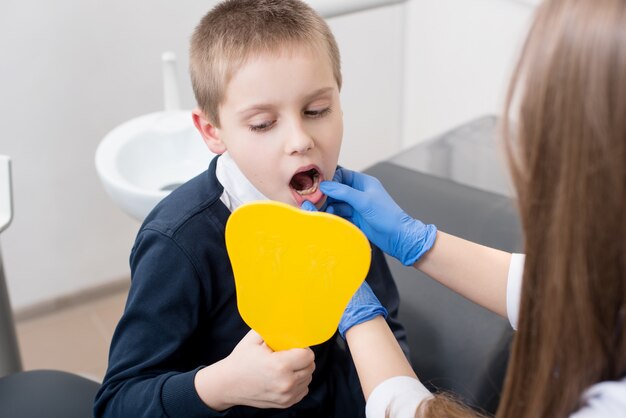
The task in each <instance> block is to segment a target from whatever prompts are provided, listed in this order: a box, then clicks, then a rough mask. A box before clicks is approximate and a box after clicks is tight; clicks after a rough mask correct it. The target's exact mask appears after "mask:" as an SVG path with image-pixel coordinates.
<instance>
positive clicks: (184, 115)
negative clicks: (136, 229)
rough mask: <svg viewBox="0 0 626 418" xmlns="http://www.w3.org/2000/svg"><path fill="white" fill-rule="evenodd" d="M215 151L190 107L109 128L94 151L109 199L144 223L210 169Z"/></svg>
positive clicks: (136, 119)
mask: <svg viewBox="0 0 626 418" xmlns="http://www.w3.org/2000/svg"><path fill="white" fill-rule="evenodd" d="M214 155H215V154H213V153H212V152H211V151H209V149H208V148H207V146H206V145H205V144H204V141H203V140H202V137H201V136H200V134H199V133H198V131H197V130H196V128H195V127H194V125H193V122H192V119H191V111H188V110H187V111H184V110H166V111H162V112H155V113H150V114H147V115H143V116H140V117H137V118H134V119H131V120H129V121H127V122H125V123H123V124H121V125H119V126H118V127H116V128H115V129H113V130H112V131H111V132H109V133H108V134H107V135H106V136H105V137H104V138H103V139H102V141H101V142H100V144H99V145H98V148H97V150H96V171H97V172H98V175H99V177H100V180H101V181H102V184H103V185H104V188H105V190H106V192H107V193H108V195H109V196H110V197H111V199H113V201H114V202H115V203H116V204H117V205H118V206H119V207H120V208H122V209H123V210H124V211H125V212H126V213H128V214H129V215H131V216H133V217H134V218H136V219H138V220H140V221H142V220H143V219H144V218H145V217H146V216H147V215H148V213H149V212H150V211H151V210H152V208H153V207H154V206H155V205H156V204H157V203H158V202H159V201H160V200H161V199H163V198H164V197H165V196H167V195H168V194H169V193H170V192H171V191H172V190H173V189H175V188H176V187H177V186H179V185H180V184H182V183H184V182H186V181H187V180H189V179H191V178H192V177H194V176H196V175H197V174H199V173H201V172H202V171H204V170H206V169H207V167H208V165H209V162H210V160H211V159H212V158H213V157H214Z"/></svg>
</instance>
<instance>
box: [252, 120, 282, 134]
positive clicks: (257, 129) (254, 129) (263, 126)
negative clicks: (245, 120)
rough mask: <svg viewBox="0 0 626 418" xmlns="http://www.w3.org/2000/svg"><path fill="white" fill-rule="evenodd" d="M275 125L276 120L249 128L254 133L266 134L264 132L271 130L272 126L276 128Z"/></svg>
mask: <svg viewBox="0 0 626 418" xmlns="http://www.w3.org/2000/svg"><path fill="white" fill-rule="evenodd" d="M275 123H276V120H268V121H265V122H262V123H258V124H256V125H250V126H249V127H248V128H249V129H250V130H251V131H252V132H264V131H268V130H270V129H271V128H272V126H274V124H275Z"/></svg>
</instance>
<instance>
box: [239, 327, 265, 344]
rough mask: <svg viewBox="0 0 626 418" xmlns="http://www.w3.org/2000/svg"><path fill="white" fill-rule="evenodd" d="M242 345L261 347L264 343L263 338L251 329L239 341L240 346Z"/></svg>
mask: <svg viewBox="0 0 626 418" xmlns="http://www.w3.org/2000/svg"><path fill="white" fill-rule="evenodd" d="M241 343H244V344H255V345H263V344H264V343H265V342H264V341H263V338H262V337H261V336H260V335H259V333H258V332H256V331H255V330H253V329H251V330H250V331H248V333H247V334H246V335H244V337H243V338H242V339H241V341H240V344H241Z"/></svg>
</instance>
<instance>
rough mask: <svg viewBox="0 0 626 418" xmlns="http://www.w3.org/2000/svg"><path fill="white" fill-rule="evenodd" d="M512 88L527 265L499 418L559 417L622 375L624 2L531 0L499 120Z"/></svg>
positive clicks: (510, 128) (511, 131) (514, 156)
mask: <svg viewBox="0 0 626 418" xmlns="http://www.w3.org/2000/svg"><path fill="white" fill-rule="evenodd" d="M517 94H519V103H520V106H519V113H518V114H519V120H518V121H517V124H516V125H509V124H507V123H505V135H510V137H509V140H508V141H507V143H508V144H510V148H509V156H510V158H509V160H510V162H511V167H512V173H513V178H514V182H515V185H516V188H517V191H518V196H519V207H520V213H521V220H522V225H523V229H524V235H525V250H526V263H525V266H524V281H523V288H522V296H521V306H520V319H519V328H518V332H517V334H516V336H515V342H514V345H513V353H512V357H511V363H510V365H509V369H508V373H507V379H506V383H505V389H504V394H503V398H502V402H501V407H500V408H499V410H498V414H497V416H498V417H565V416H568V415H570V414H571V413H572V412H574V411H575V410H577V409H578V408H579V407H580V402H581V395H582V393H583V392H584V391H585V389H587V388H589V387H590V386H591V385H593V384H595V383H598V382H600V381H604V380H616V379H619V378H621V377H624V374H625V373H626V331H625V329H624V328H625V326H626V324H625V323H624V309H626V308H625V306H626V305H625V303H626V302H625V301H626V269H625V266H624V263H625V260H626V211H625V209H626V205H625V203H626V200H625V199H626V1H624V0H548V1H546V2H545V3H544V4H542V5H541V6H539V10H538V12H537V16H536V19H535V22H534V25H533V27H532V29H531V32H530V36H529V38H528V40H527V43H526V45H525V48H524V51H523V54H522V58H521V60H520V63H519V64H518V68H517V71H516V74H515V76H514V78H513V81H512V83H511V88H510V92H509V98H508V100H507V102H508V105H507V108H506V111H505V115H507V116H508V115H509V112H510V110H512V107H513V105H512V103H514V101H515V98H516V95H517ZM505 119H506V118H505Z"/></svg>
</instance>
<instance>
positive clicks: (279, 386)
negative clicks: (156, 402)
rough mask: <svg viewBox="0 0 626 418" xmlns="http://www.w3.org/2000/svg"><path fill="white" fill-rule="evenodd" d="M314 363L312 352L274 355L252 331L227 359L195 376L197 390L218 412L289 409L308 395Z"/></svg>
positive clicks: (281, 352) (289, 351)
mask: <svg viewBox="0 0 626 418" xmlns="http://www.w3.org/2000/svg"><path fill="white" fill-rule="evenodd" d="M314 360H315V356H314V354H313V351H312V350H311V349H310V348H295V349H292V350H284V351H276V352H274V351H272V350H271V349H270V348H269V347H268V346H267V345H266V344H265V342H263V339H262V338H261V336H260V335H259V334H257V333H256V332H255V331H253V330H251V331H250V332H248V334H246V336H245V337H243V339H242V340H241V341H240V342H239V344H237V346H236V347H235V348H234V350H233V351H232V353H230V355H229V356H228V357H226V358H225V359H224V360H222V361H220V362H218V363H215V364H214V365H212V366H209V367H206V368H204V369H202V370H200V371H199V372H198V373H197V374H196V379H195V385H196V390H197V391H198V394H199V395H200V398H201V399H202V400H203V401H204V403H206V404H207V405H208V406H209V407H211V408H212V409H215V410H218V411H222V410H224V409H227V408H230V407H231V406H235V405H247V406H252V407H256V408H288V407H290V406H292V405H294V404H296V403H298V402H300V401H301V400H302V398H304V397H305V396H306V394H307V393H309V384H310V383H311V380H312V378H313V371H314V370H315V361H314Z"/></svg>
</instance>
